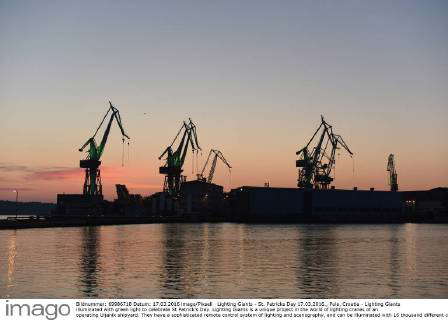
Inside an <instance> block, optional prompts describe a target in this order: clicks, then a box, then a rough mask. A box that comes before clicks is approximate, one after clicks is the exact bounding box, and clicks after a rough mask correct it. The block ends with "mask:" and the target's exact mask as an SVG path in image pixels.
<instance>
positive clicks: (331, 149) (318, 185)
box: [296, 116, 353, 189]
mask: <svg viewBox="0 0 448 320" xmlns="http://www.w3.org/2000/svg"><path fill="white" fill-rule="evenodd" d="M321 129H322V132H321V135H320V137H319V139H318V140H317V143H316V145H315V146H314V147H313V148H311V147H310V145H311V142H313V140H314V138H315V137H317V133H318V132H319V131H320V130H321ZM339 146H342V147H343V148H344V149H345V150H346V151H347V152H348V153H349V154H350V156H352V155H353V153H352V152H351V151H350V149H349V147H348V146H347V144H346V143H345V142H344V140H343V139H342V137H341V136H340V135H337V134H334V133H333V127H332V126H330V125H329V124H328V123H327V122H325V120H324V117H323V116H321V123H320V125H319V127H318V128H317V130H316V131H315V132H314V134H313V136H312V137H311V139H310V141H309V142H308V144H307V145H306V146H305V147H304V148H302V149H300V150H299V151H297V152H296V155H298V156H299V159H298V160H296V167H298V168H299V169H298V170H299V178H298V180H297V186H298V187H299V188H314V189H328V186H329V185H330V184H331V182H332V181H333V178H332V177H331V170H332V169H333V168H334V165H335V162H336V158H335V155H336V150H337V149H340V148H339Z"/></svg>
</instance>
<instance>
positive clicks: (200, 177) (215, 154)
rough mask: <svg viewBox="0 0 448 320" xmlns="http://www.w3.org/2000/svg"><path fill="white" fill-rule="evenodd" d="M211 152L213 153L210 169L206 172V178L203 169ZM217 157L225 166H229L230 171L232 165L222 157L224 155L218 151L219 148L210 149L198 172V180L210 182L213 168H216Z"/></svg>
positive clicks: (213, 172)
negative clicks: (202, 166)
mask: <svg viewBox="0 0 448 320" xmlns="http://www.w3.org/2000/svg"><path fill="white" fill-rule="evenodd" d="M212 154H213V160H212V162H211V166H210V171H209V172H208V176H207V178H205V176H204V173H205V169H206V168H207V165H208V163H209V161H210V157H211V155H212ZM218 158H219V159H221V161H222V162H223V163H224V164H225V165H226V166H227V168H229V172H230V170H231V169H232V167H231V166H230V164H229V163H228V162H227V160H226V158H224V155H223V154H222V152H221V151H219V150H215V149H211V150H210V152H209V154H208V157H207V161H205V164H204V168H203V169H202V171H201V173H200V174H198V180H201V181H204V182H208V183H212V180H213V176H214V174H215V169H216V162H217V161H218Z"/></svg>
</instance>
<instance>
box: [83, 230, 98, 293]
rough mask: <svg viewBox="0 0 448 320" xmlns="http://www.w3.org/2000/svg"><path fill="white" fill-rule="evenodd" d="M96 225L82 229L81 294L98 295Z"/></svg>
mask: <svg viewBox="0 0 448 320" xmlns="http://www.w3.org/2000/svg"><path fill="white" fill-rule="evenodd" d="M98 243H99V235H98V227H95V226H93V227H85V228H83V230H82V254H81V271H82V272H81V279H80V282H81V283H82V284H83V285H84V288H83V289H82V292H83V295H84V296H87V297H98V292H97V288H98V275H97V272H98V269H99V263H98Z"/></svg>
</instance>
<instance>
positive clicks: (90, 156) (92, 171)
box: [79, 101, 129, 196]
mask: <svg viewBox="0 0 448 320" xmlns="http://www.w3.org/2000/svg"><path fill="white" fill-rule="evenodd" d="M109 113H110V119H109V122H108V124H107V127H106V130H105V131H104V134H103V138H102V139H101V143H100V144H99V145H97V144H96V141H95V136H96V135H97V133H98V131H99V130H100V128H101V126H102V125H103V123H104V120H106V117H107V115H108V114H109ZM114 119H115V120H116V121H117V123H118V126H119V127H120V130H121V134H122V141H123V143H124V141H125V138H126V139H129V137H128V135H127V134H126V133H125V131H124V129H123V125H122V123H121V116H120V112H119V111H118V109H117V108H115V107H114V106H113V105H112V103H111V102H110V101H109V109H108V110H107V112H106V114H105V116H104V118H103V120H102V121H101V123H100V125H99V126H98V128H97V129H96V131H95V133H94V134H93V136H92V137H90V138H89V139H88V140H87V141H86V142H85V143H84V145H83V146H82V147H81V148H79V151H81V152H82V151H83V150H84V149H85V148H86V147H87V146H89V150H88V152H87V159H85V160H81V161H80V162H79V166H80V167H81V168H85V169H86V174H85V179H84V187H83V194H84V195H91V196H97V195H102V194H103V187H102V184H101V175H100V169H99V166H100V165H101V161H100V159H101V156H102V155H103V151H104V148H105V146H106V142H107V138H108V137H109V132H110V128H111V126H112V122H113V120H114Z"/></svg>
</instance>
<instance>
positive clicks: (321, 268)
mask: <svg viewBox="0 0 448 320" xmlns="http://www.w3.org/2000/svg"><path fill="white" fill-rule="evenodd" d="M324 234H325V236H323V235H324ZM299 235H300V247H299V254H298V259H299V261H298V264H299V265H300V268H298V269H297V270H298V274H297V276H298V278H299V279H298V282H301V284H302V287H301V290H302V292H303V294H304V296H306V297H309V298H313V297H315V298H326V297H327V298H328V297H333V296H335V294H336V293H337V292H338V290H339V281H338V278H337V261H338V258H337V247H336V243H337V240H338V239H337V234H336V230H335V228H334V227H332V226H323V227H321V226H312V227H311V228H308V227H307V228H300V234H299Z"/></svg>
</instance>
